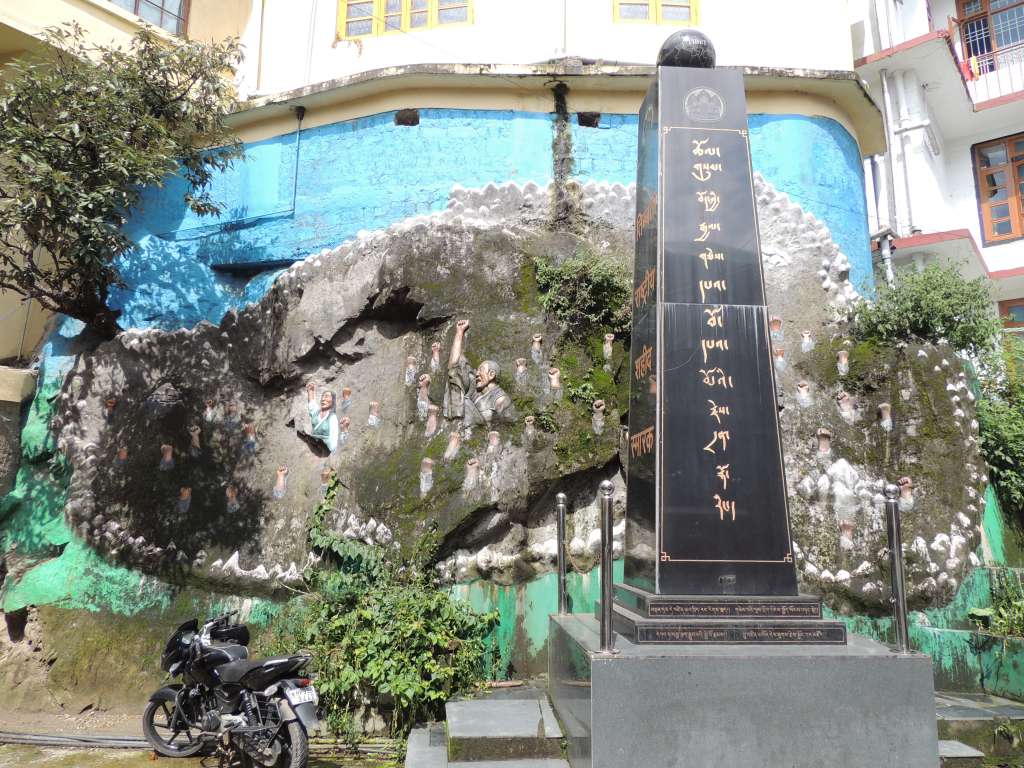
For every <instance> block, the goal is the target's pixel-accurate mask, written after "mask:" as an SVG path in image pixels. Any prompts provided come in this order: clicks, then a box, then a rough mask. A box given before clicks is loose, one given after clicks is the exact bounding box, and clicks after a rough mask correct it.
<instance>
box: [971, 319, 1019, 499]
mask: <svg viewBox="0 0 1024 768" xmlns="http://www.w3.org/2000/svg"><path fill="white" fill-rule="evenodd" d="M1021 360H1024V343H1022V342H1021V340H1020V339H1018V338H1017V337H1015V336H1012V335H1009V334H1006V335H1004V337H1003V340H1002V343H1001V344H999V345H998V347H997V348H996V349H995V351H993V352H992V353H990V354H987V355H985V356H983V357H982V359H981V361H980V364H979V366H978V371H979V380H980V383H981V388H982V396H981V398H979V400H978V409H977V410H978V428H979V433H980V441H979V444H980V447H981V451H982V454H983V455H984V456H985V461H986V462H987V463H988V465H989V468H990V472H991V475H992V480H993V483H994V487H995V490H996V494H997V495H998V497H999V502H1000V504H1001V505H1002V507H1003V510H1004V511H1006V512H1008V513H1011V514H1013V515H1014V516H1016V517H1017V519H1020V518H1021V516H1022V515H1024V379H1022V378H1021V376H1020V363H1021Z"/></svg>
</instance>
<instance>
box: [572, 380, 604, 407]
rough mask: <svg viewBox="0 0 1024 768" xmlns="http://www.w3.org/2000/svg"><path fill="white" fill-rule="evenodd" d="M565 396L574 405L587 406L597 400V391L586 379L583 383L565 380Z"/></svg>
mask: <svg viewBox="0 0 1024 768" xmlns="http://www.w3.org/2000/svg"><path fill="white" fill-rule="evenodd" d="M565 396H566V397H568V398H569V399H570V400H571V401H572V402H574V403H587V404H588V405H589V404H590V403H592V402H594V400H596V399H597V390H596V389H594V385H593V383H592V382H591V381H590V379H589V376H588V378H586V379H584V380H583V381H574V380H572V379H568V378H567V379H566V381H565Z"/></svg>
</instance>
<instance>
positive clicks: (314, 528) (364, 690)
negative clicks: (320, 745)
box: [261, 478, 498, 741]
mask: <svg viewBox="0 0 1024 768" xmlns="http://www.w3.org/2000/svg"><path fill="white" fill-rule="evenodd" d="M338 485H339V484H338V480H337V478H334V479H332V481H331V482H330V483H329V485H328V489H327V494H326V496H325V498H324V500H323V502H322V503H321V504H320V505H319V507H318V508H317V510H316V511H315V512H314V514H313V516H312V520H311V525H310V542H311V543H312V544H313V546H314V548H315V549H316V550H317V552H318V553H319V554H320V555H321V556H322V557H323V561H322V565H321V567H320V568H317V569H314V570H312V571H310V572H307V574H306V578H307V580H308V581H309V583H310V584H311V586H312V587H313V588H314V591H313V592H312V593H310V594H309V595H306V596H305V597H303V598H301V599H299V600H295V601H293V602H292V603H291V604H290V605H289V607H288V608H287V609H286V610H285V611H283V612H282V614H281V615H279V616H278V617H277V619H276V620H275V622H274V625H273V627H272V629H271V631H270V632H268V633H267V634H266V635H265V637H264V639H263V641H262V642H263V645H262V647H261V650H262V651H264V652H268V653H280V652H288V653H294V651H295V648H296V647H304V648H306V649H307V650H309V651H310V652H311V653H312V655H313V666H314V671H315V672H316V674H317V688H318V690H319V691H320V695H321V702H322V705H323V709H324V714H325V719H326V721H327V724H328V727H330V728H331V730H332V731H334V732H335V733H338V734H340V735H341V736H342V737H343V738H344V739H346V740H347V741H352V740H353V739H354V738H355V736H354V731H355V730H356V724H355V720H356V719H358V717H359V715H360V713H361V712H363V711H364V710H366V709H373V710H376V711H377V712H379V713H381V714H383V715H385V716H386V717H387V720H388V723H389V726H390V728H391V731H392V733H393V734H395V735H398V734H401V733H403V732H405V731H407V730H408V729H409V727H410V726H411V725H412V724H413V723H415V722H416V721H417V720H419V719H422V718H426V717H436V716H439V715H440V714H441V713H442V711H443V706H444V702H445V701H446V700H447V699H448V698H450V697H451V696H454V695H456V694H459V693H464V692H467V691H469V690H471V689H473V688H474V687H475V686H476V685H477V684H478V683H479V682H480V681H481V680H483V678H484V676H485V675H486V673H487V672H488V671H489V669H488V664H487V662H488V653H487V649H488V645H487V638H488V636H489V634H490V632H491V630H492V629H493V627H494V626H495V624H496V623H497V618H498V617H497V614H487V615H483V616H481V615H478V614H476V613H474V612H473V611H472V610H471V609H470V608H469V607H468V606H467V605H465V604H464V603H461V602H459V601H457V600H455V599H454V598H453V597H452V596H451V595H450V594H449V593H448V592H447V591H446V590H444V589H441V588H439V587H437V586H435V585H433V584H431V583H430V582H429V581H428V580H427V578H426V577H425V576H423V575H422V574H423V572H424V571H425V569H424V568H423V567H422V564H421V563H411V564H406V565H398V564H397V563H392V562H388V561H387V560H386V559H385V558H384V557H383V555H382V554H381V550H379V549H377V548H375V547H371V546H369V545H366V544H362V543H360V542H354V541H350V540H347V539H344V538H342V537H341V536H339V535H337V534H335V533H333V532H331V531H330V530H329V529H328V528H327V527H326V526H325V524H324V520H325V518H326V517H327V514H328V512H329V511H330V510H331V509H332V508H333V506H334V502H335V498H336V494H337V490H338Z"/></svg>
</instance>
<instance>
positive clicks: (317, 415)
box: [306, 382, 338, 453]
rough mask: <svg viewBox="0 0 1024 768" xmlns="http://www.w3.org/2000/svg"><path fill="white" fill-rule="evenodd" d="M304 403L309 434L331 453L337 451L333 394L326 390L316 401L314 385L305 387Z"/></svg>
mask: <svg viewBox="0 0 1024 768" xmlns="http://www.w3.org/2000/svg"><path fill="white" fill-rule="evenodd" d="M306 401H307V406H308V408H309V421H310V434H311V435H313V437H315V438H318V439H319V440H320V441H321V442H322V443H323V444H324V445H326V446H327V447H328V448H329V449H330V451H331V453H334V452H335V451H336V450H337V449H338V415H337V414H336V413H335V408H334V393H333V392H330V391H328V390H324V392H323V393H322V394H321V395H320V402H319V403H317V400H316V384H314V383H313V382H309V383H308V384H307V385H306Z"/></svg>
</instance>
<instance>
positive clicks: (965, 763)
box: [939, 739, 985, 768]
mask: <svg viewBox="0 0 1024 768" xmlns="http://www.w3.org/2000/svg"><path fill="white" fill-rule="evenodd" d="M984 760H985V755H984V753H982V752H979V751H978V750H976V749H975V748H974V747H969V746H967V745H966V744H964V743H962V742H959V741H949V740H947V739H939V765H940V766H941V768H982V765H983V764H984Z"/></svg>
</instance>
